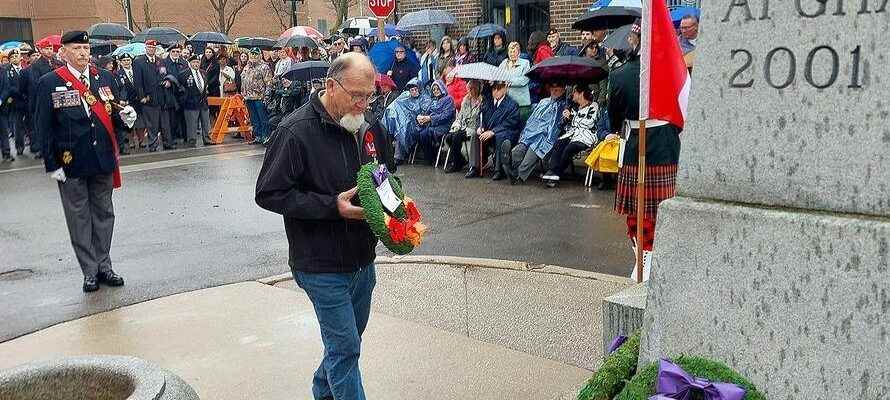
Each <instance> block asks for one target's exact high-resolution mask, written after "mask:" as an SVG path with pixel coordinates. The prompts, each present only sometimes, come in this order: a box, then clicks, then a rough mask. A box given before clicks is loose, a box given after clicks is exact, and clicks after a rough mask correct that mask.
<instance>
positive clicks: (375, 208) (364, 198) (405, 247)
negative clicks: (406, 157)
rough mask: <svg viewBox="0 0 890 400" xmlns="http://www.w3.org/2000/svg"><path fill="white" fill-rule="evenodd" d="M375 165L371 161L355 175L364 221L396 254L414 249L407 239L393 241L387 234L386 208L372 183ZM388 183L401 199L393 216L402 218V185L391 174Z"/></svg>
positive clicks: (403, 216) (403, 214) (403, 198)
mask: <svg viewBox="0 0 890 400" xmlns="http://www.w3.org/2000/svg"><path fill="white" fill-rule="evenodd" d="M377 166H378V165H377V163H375V162H373V161H372V162H369V163H367V164H365V165H363V166H362V168H361V169H360V170H359V171H358V176H357V177H356V181H357V183H358V198H359V200H360V201H361V204H362V207H364V209H365V221H366V222H367V223H368V225H369V226H370V227H371V231H372V232H374V235H375V236H377V239H380V241H381V242H382V243H383V245H384V246H386V248H387V249H389V250H390V251H392V252H393V253H396V254H398V255H405V254H408V253H410V252H411V251H412V250H414V246H413V245H411V243H410V242H408V241H407V240H406V241H404V242H402V243H395V242H393V240H392V238H391V237H390V236H389V228H387V226H386V210H385V209H384V208H383V203H382V202H381V201H380V196H379V195H378V194H377V186H376V185H375V184H374V175H373V173H374V171H375V170H376V169H377ZM389 184H390V185H391V186H392V190H393V192H395V194H396V196H397V197H398V198H399V199H400V200H402V201H403V203H402V204H401V205H400V206H399V208H397V209H396V212H395V213H393V216H395V217H397V218H400V219H404V218H405V203H404V200H405V194H404V193H403V192H402V186H401V185H400V184H399V182H398V180H397V179H395V178H394V177H392V176H390V177H389Z"/></svg>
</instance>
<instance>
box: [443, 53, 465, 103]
mask: <svg viewBox="0 0 890 400" xmlns="http://www.w3.org/2000/svg"><path fill="white" fill-rule="evenodd" d="M453 69H454V60H451V61H449V62H448V64H446V65H445V68H443V69H442V71H441V72H440V74H439V76H441V77H442V78H443V79H444V80H445V90H446V91H447V92H448V95H449V96H451V99H452V100H454V110H455V112H460V104H461V103H462V102H463V101H464V96H466V95H467V82H466V81H464V80H463V79H460V78H458V77H455V76H451V71H452V70H453Z"/></svg>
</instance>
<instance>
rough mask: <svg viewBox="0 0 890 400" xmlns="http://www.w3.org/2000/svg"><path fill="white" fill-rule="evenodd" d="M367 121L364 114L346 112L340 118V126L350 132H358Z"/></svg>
mask: <svg viewBox="0 0 890 400" xmlns="http://www.w3.org/2000/svg"><path fill="white" fill-rule="evenodd" d="M364 123H365V116H364V114H346V115H344V116H343V117H342V118H340V126H342V127H343V129H346V130H347V131H349V132H350V133H356V132H358V130H359V129H361V127H362V125H363V124H364Z"/></svg>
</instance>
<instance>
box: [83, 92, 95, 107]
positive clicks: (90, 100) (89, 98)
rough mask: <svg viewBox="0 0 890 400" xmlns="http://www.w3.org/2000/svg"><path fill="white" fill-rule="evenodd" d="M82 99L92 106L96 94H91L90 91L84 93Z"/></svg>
mask: <svg viewBox="0 0 890 400" xmlns="http://www.w3.org/2000/svg"><path fill="white" fill-rule="evenodd" d="M83 99H84V100H86V102H87V105H89V106H90V107H92V106H93V104H96V101H97V99H96V96H95V95H93V93H92V92H86V93H84V95H83Z"/></svg>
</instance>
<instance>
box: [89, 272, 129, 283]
mask: <svg viewBox="0 0 890 400" xmlns="http://www.w3.org/2000/svg"><path fill="white" fill-rule="evenodd" d="M96 278H98V279H99V282H100V283H103V284H105V285H108V286H124V278H122V277H121V276H120V275H118V274H115V273H114V271H112V270H108V271H106V272H100V273H99V275H96Z"/></svg>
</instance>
